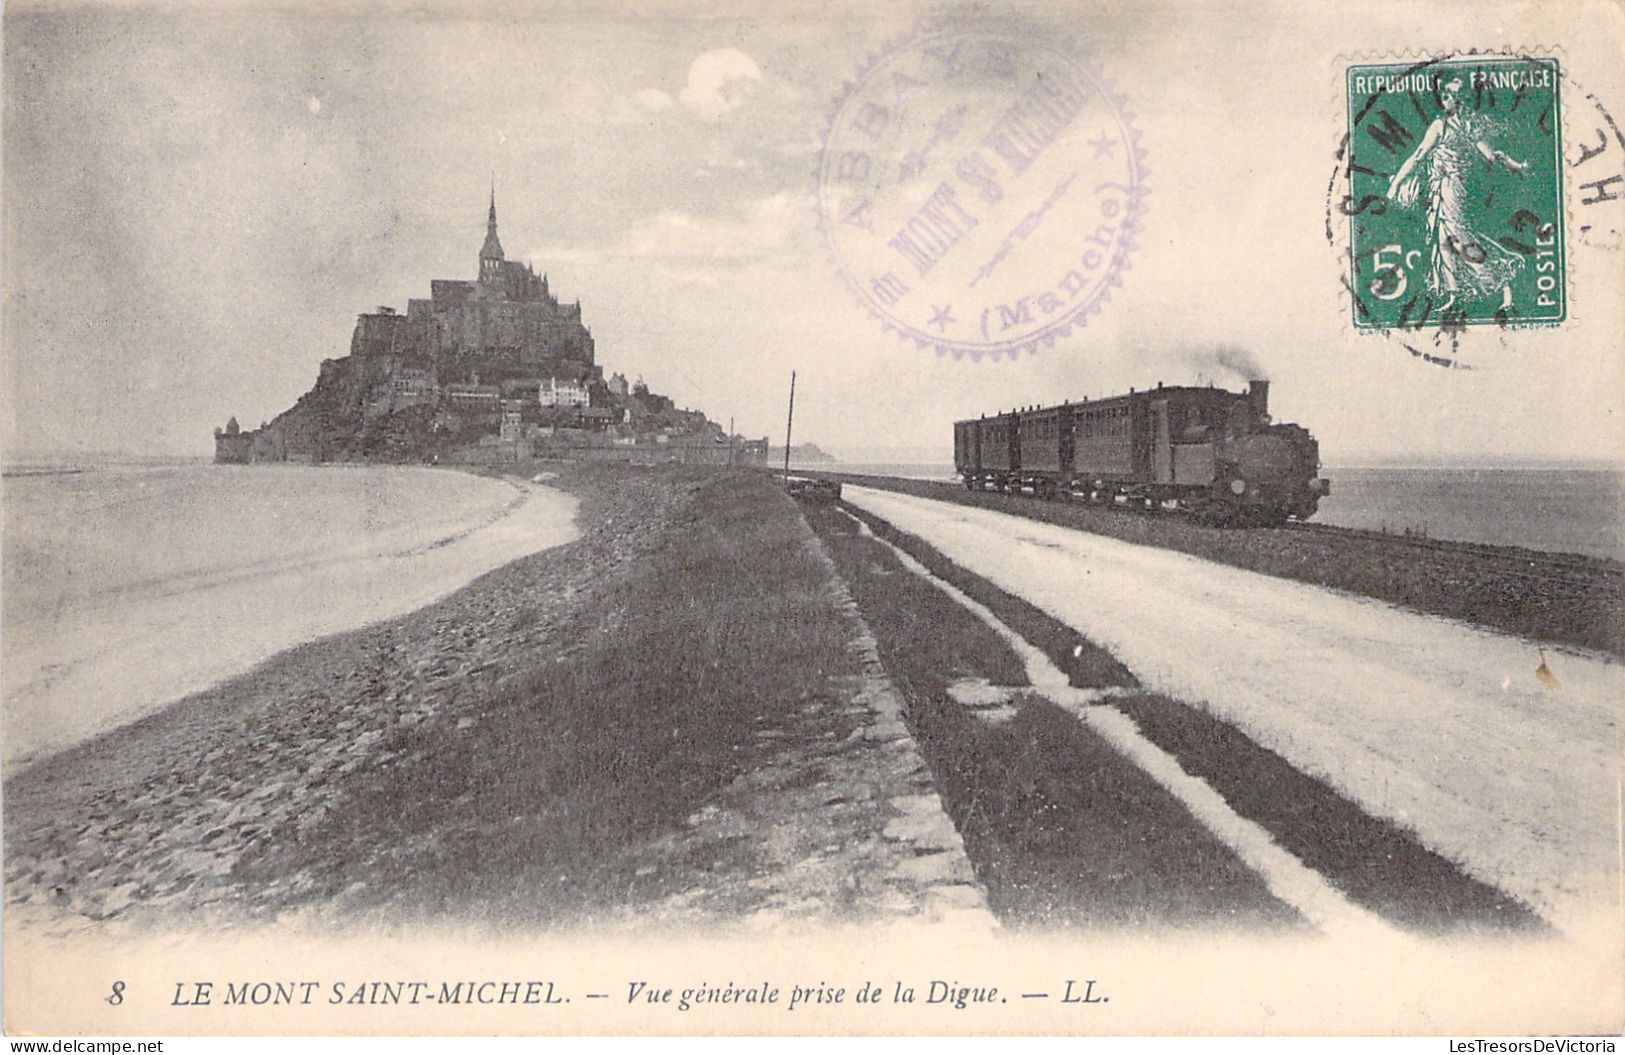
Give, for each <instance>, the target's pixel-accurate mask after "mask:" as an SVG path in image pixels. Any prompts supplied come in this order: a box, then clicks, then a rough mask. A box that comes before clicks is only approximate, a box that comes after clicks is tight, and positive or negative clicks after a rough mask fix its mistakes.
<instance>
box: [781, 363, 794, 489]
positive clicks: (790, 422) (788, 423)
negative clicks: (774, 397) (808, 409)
mask: <svg viewBox="0 0 1625 1055" xmlns="http://www.w3.org/2000/svg"><path fill="white" fill-rule="evenodd" d="M795 424H796V372H795V371H794V370H792V371H790V414H789V417H788V418H786V419H785V422H784V486H786V487H789V486H790V432H791V430H792V429H793V428H795Z"/></svg>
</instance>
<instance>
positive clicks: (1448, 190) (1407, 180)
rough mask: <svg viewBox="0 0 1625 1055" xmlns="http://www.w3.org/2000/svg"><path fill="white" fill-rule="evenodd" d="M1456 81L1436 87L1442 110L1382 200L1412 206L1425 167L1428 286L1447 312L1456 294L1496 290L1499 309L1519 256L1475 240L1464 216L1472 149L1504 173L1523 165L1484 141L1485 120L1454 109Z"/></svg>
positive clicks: (1505, 303) (1507, 299)
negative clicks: (1439, 88) (1498, 293)
mask: <svg viewBox="0 0 1625 1055" xmlns="http://www.w3.org/2000/svg"><path fill="white" fill-rule="evenodd" d="M1461 87H1462V82H1461V80H1460V78H1456V79H1454V80H1451V81H1450V82H1449V83H1448V84H1446V85H1445V86H1444V88H1443V91H1442V92H1441V95H1440V105H1441V106H1442V107H1443V108H1444V113H1442V114H1440V115H1439V116H1438V117H1436V118H1434V119H1433V123H1432V124H1430V125H1429V126H1428V130H1427V132H1426V133H1425V134H1424V135H1423V136H1422V141H1421V142H1420V143H1418V144H1417V147H1416V150H1415V151H1413V152H1412V153H1411V156H1410V157H1408V158H1406V159H1405V163H1404V164H1402V165H1400V166H1399V171H1398V172H1396V173H1394V178H1393V179H1392V180H1390V181H1389V183H1388V198H1389V199H1390V200H1391V201H1393V202H1394V203H1395V204H1398V205H1415V204H1416V202H1417V199H1418V197H1419V196H1420V183H1421V180H1422V176H1421V173H1420V172H1419V171H1418V169H1419V168H1420V167H1421V166H1422V165H1423V163H1424V162H1425V163H1426V171H1427V185H1428V191H1427V238H1428V273H1427V287H1428V289H1429V291H1430V292H1432V293H1433V294H1434V295H1435V296H1441V297H1443V298H1444V301H1443V303H1442V304H1441V305H1440V309H1441V311H1443V310H1448V309H1449V308H1450V307H1451V306H1452V305H1453V304H1455V302H1456V298H1457V297H1458V296H1465V297H1477V296H1487V295H1492V294H1494V293H1495V292H1496V291H1497V290H1499V291H1500V293H1501V308H1502V309H1503V310H1505V309H1507V308H1509V307H1511V305H1512V278H1513V276H1514V275H1516V274H1517V273H1518V271H1519V270H1521V269H1522V267H1523V258H1522V257H1520V256H1519V255H1518V254H1517V253H1515V252H1513V251H1512V250H1510V249H1508V248H1506V247H1505V246H1503V245H1501V244H1500V243H1499V242H1496V241H1495V240H1494V239H1491V238H1481V237H1479V235H1478V234H1477V233H1476V232H1475V231H1474V229H1473V225H1472V223H1470V222H1469V221H1468V218H1467V208H1468V206H1469V198H1468V194H1467V176H1468V173H1469V172H1470V171H1471V169H1472V166H1473V160H1474V159H1473V154H1474V152H1475V151H1476V152H1477V153H1478V154H1479V155H1480V156H1482V157H1483V159H1484V160H1485V161H1486V162H1488V163H1489V164H1490V165H1494V164H1495V163H1497V162H1499V163H1500V164H1502V165H1505V166H1506V169H1507V171H1508V172H1511V173H1514V174H1516V175H1520V176H1521V175H1523V173H1524V172H1525V170H1526V169H1527V168H1528V165H1527V164H1525V163H1523V162H1519V161H1514V160H1513V159H1512V158H1510V157H1508V156H1507V154H1506V152H1505V151H1501V150H1495V149H1493V148H1491V147H1490V145H1489V143H1488V142H1487V141H1486V140H1485V135H1486V134H1487V132H1488V131H1489V125H1490V121H1489V119H1488V118H1486V117H1484V116H1481V115H1479V114H1470V113H1467V112H1466V111H1464V110H1463V109H1462V106H1461Z"/></svg>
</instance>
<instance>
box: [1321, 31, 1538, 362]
mask: <svg viewBox="0 0 1625 1055" xmlns="http://www.w3.org/2000/svg"><path fill="white" fill-rule="evenodd" d="M1345 76H1346V83H1347V105H1348V138H1347V141H1346V144H1347V157H1346V172H1347V177H1348V193H1347V196H1346V197H1345V199H1344V201H1343V206H1342V210H1341V211H1342V212H1343V213H1345V214H1346V215H1347V217H1348V224H1349V231H1348V246H1349V268H1350V273H1349V283H1350V289H1351V291H1352V293H1353V296H1352V297H1351V303H1352V307H1353V322H1354V325H1355V326H1356V327H1357V328H1358V329H1359V330H1361V331H1366V332H1372V331H1388V330H1394V329H1401V330H1403V329H1416V330H1420V329H1424V328H1428V327H1440V328H1444V329H1459V328H1460V327H1464V326H1472V325H1479V324H1493V325H1498V326H1501V327H1514V326H1530V325H1536V326H1538V325H1555V324H1558V323H1561V322H1562V321H1563V320H1564V319H1565V318H1567V315H1568V278H1567V257H1566V252H1565V244H1564V235H1565V231H1564V214H1563V202H1564V198H1563V168H1564V165H1563V143H1562V123H1563V122H1562V111H1561V106H1562V99H1561V91H1560V86H1561V80H1562V77H1561V74H1560V71H1559V67H1558V60H1557V59H1556V58H1549V57H1531V56H1524V55H1475V56H1468V57H1459V58H1448V59H1433V60H1425V61H1410V62H1403V63H1386V64H1374V65H1353V66H1349V67H1348V69H1347V70H1346V73H1345Z"/></svg>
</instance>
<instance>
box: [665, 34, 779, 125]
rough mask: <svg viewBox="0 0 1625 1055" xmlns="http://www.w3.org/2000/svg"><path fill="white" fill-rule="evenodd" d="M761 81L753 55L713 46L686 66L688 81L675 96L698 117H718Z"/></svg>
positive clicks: (752, 91)
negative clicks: (713, 47)
mask: <svg viewBox="0 0 1625 1055" xmlns="http://www.w3.org/2000/svg"><path fill="white" fill-rule="evenodd" d="M761 83H762V70H761V67H759V66H757V65H756V60H755V59H753V58H751V57H750V56H749V55H747V54H745V53H744V52H743V51H739V50H737V49H735V48H715V49H713V50H711V51H706V52H702V53H701V54H700V56H699V57H698V58H696V59H695V60H694V62H693V63H692V64H691V65H690V66H689V67H688V83H687V84H685V85H684V86H683V90H682V91H681V92H679V93H678V94H677V98H678V99H679V100H680V101H681V102H682V104H683V105H684V106H685V107H687V108H688V110H689V112H691V113H693V114H694V115H696V116H697V117H699V118H700V119H702V120H705V121H719V120H721V119H722V115H723V114H726V113H728V112H729V111H731V110H736V109H738V108H739V107H740V106H742V105H744V103H745V102H746V100H748V99H749V98H750V97H751V95H752V94H753V93H754V92H755V90H756V88H757V86H759V85H760V84H761Z"/></svg>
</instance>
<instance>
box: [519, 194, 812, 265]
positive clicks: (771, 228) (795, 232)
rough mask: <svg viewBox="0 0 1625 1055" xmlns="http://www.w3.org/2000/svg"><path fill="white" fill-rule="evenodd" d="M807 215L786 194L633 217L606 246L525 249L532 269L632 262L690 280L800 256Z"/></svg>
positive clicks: (801, 205)
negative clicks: (712, 208) (720, 208)
mask: <svg viewBox="0 0 1625 1055" xmlns="http://www.w3.org/2000/svg"><path fill="white" fill-rule="evenodd" d="M811 215H812V212H811V210H810V209H808V208H807V207H806V206H805V204H804V203H801V202H800V201H799V199H798V198H797V196H795V195H793V194H790V193H788V192H781V193H778V194H772V195H769V196H767V197H763V198H758V199H756V200H754V201H751V202H748V203H745V204H743V205H741V206H740V207H738V208H736V209H733V210H730V211H729V212H727V213H724V214H722V215H702V214H698V213H693V212H686V211H684V210H680V209H662V210H660V211H659V212H656V213H654V214H652V215H649V216H644V217H640V218H639V219H637V220H635V221H633V223H632V224H631V225H630V226H629V227H628V228H627V229H626V231H625V232H624V233H623V234H622V236H621V237H620V238H619V239H618V240H616V241H615V242H614V243H613V244H611V245H609V246H608V247H606V248H603V249H591V250H588V249H578V248H569V247H563V246H553V247H548V248H543V249H538V250H536V251H534V252H532V253H530V254H529V259H530V260H532V261H533V262H535V263H536V265H537V266H538V267H540V266H542V264H543V263H554V264H556V263H560V262H566V261H568V262H581V263H607V262H611V261H620V262H627V261H636V262H640V263H644V264H650V265H655V266H658V267H663V268H668V269H672V270H674V271H676V272H679V273H682V274H685V275H688V276H690V277H691V278H692V277H694V276H696V275H698V274H702V273H706V272H712V271H717V270H731V269H736V268H739V267H742V266H745V265H750V266H753V267H759V266H763V265H769V264H773V263H775V262H779V263H782V262H784V261H792V262H794V261H798V260H801V259H803V258H804V256H805V251H804V250H798V248H797V244H798V243H799V242H802V241H804V240H809V241H810V239H811V236H812V233H813V222H812V219H811ZM792 266H797V265H794V264H792Z"/></svg>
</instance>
